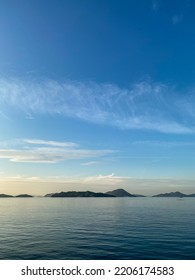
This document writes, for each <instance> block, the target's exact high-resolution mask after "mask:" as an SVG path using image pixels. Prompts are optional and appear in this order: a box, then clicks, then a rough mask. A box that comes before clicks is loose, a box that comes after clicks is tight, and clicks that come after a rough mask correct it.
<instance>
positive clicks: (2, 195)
mask: <svg viewBox="0 0 195 280" xmlns="http://www.w3.org/2000/svg"><path fill="white" fill-rule="evenodd" d="M0 197H2V198H7V197H13V195H9V194H4V193H1V194H0Z"/></svg>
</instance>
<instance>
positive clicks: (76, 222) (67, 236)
mask: <svg viewBox="0 0 195 280" xmlns="http://www.w3.org/2000/svg"><path fill="white" fill-rule="evenodd" d="M194 213H195V199H194V198H183V199H177V198H6V199H5V198H1V199H0V259H195V219H194Z"/></svg>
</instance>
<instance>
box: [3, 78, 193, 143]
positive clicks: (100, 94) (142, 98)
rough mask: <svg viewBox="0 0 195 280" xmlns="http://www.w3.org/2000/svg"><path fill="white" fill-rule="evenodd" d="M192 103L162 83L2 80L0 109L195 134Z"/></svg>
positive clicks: (121, 126)
mask: <svg viewBox="0 0 195 280" xmlns="http://www.w3.org/2000/svg"><path fill="white" fill-rule="evenodd" d="M192 91H193V90H192ZM194 104H195V97H194V95H193V94H191V92H190V91H189V92H187V93H183V92H177V91H176V90H174V88H173V87H170V86H167V85H164V84H160V83H152V82H140V83H137V84H134V85H132V86H130V87H129V88H120V87H118V86H116V85H113V84H97V83H93V82H89V83H80V82H76V81H65V82H63V83H60V82H57V81H52V80H44V81H36V82H33V81H22V80H19V79H0V109H1V107H6V108H10V109H16V110H20V111H22V112H23V113H24V114H25V116H26V115H30V116H32V117H34V116H36V115H37V114H38V115H41V114H44V115H50V116H52V115H61V116H64V117H66V118H74V119H80V120H83V121H87V122H91V123H95V124H104V125H109V126H115V127H117V128H119V129H129V130H130V129H140V130H151V131H158V132H162V133H178V134H180V133H181V134H184V133H194V132H195V125H194V123H195V109H194V108H195V106H194ZM42 144H43V143H42ZM54 144H55V143H54Z"/></svg>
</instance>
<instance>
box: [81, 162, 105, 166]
mask: <svg viewBox="0 0 195 280" xmlns="http://www.w3.org/2000/svg"><path fill="white" fill-rule="evenodd" d="M100 163H101V162H100V161H89V162H84V163H82V164H81V165H84V166H91V165H96V164H100Z"/></svg>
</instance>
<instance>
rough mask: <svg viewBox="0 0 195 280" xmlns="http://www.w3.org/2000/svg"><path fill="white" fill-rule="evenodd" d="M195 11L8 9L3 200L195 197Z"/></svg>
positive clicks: (42, 0)
mask: <svg viewBox="0 0 195 280" xmlns="http://www.w3.org/2000/svg"><path fill="white" fill-rule="evenodd" d="M194 12H195V2H194V1H192V0H171V1H170V0H163V1H162V0H131V1H129V0H120V1H118V0H117V1H116V0H94V1H91V0H82V1H80V0H63V1H62V0H55V1H52V0H29V1H26V0H17V1H16V0H6V1H5V0H0V193H7V194H13V195H16V194H19V193H28V194H32V195H44V194H47V193H50V192H59V191H69V190H90V191H97V192H98V191H100V192H106V191H109V190H113V189H117V188H124V189H125V190H127V191H129V192H131V193H136V194H145V195H152V194H157V193H161V192H169V191H182V192H184V193H195V172H194V170H195V52H194V50H195V40H194V38H195V28H194V26H195V17H194Z"/></svg>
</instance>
